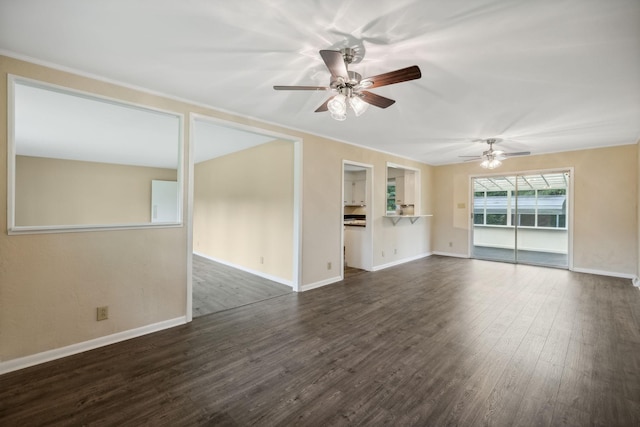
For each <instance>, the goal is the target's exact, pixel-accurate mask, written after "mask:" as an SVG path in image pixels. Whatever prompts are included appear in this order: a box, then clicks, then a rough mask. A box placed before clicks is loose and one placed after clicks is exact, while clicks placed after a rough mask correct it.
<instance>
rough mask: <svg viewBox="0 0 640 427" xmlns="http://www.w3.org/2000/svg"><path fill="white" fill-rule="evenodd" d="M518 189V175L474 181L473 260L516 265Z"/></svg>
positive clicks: (475, 179)
mask: <svg viewBox="0 0 640 427" xmlns="http://www.w3.org/2000/svg"><path fill="white" fill-rule="evenodd" d="M515 186H516V177H515V176H495V177H485V178H474V179H473V192H474V193H473V233H472V235H473V245H472V255H471V256H472V257H473V258H480V259H488V260H494V261H506V262H516V231H515V228H514V227H513V225H512V220H513V210H514V209H515V198H514V190H515Z"/></svg>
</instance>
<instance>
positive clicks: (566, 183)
mask: <svg viewBox="0 0 640 427" xmlns="http://www.w3.org/2000/svg"><path fill="white" fill-rule="evenodd" d="M571 176H572V171H571V170H560V171H544V172H527V173H519V174H512V175H496V176H482V177H473V178H471V188H472V197H471V200H472V203H471V204H472V212H473V214H472V218H471V222H472V224H471V227H470V228H471V230H472V239H471V256H472V258H478V259H486V260H492V261H502V262H512V263H522V264H533V265H541V266H546V267H557V268H570V259H571V253H570V246H571V245H570V241H571V239H570V232H571V230H570V224H571V217H570V212H571V209H570V207H571V204H570V200H571V188H572V185H571Z"/></svg>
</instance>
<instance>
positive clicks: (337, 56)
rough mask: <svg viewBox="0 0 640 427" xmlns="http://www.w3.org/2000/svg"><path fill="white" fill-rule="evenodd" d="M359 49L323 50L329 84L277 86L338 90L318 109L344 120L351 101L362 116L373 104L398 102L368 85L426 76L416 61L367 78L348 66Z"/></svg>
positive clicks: (351, 105)
mask: <svg viewBox="0 0 640 427" xmlns="http://www.w3.org/2000/svg"><path fill="white" fill-rule="evenodd" d="M356 53H357V52H356V51H355V49H352V48H348V47H347V48H343V49H341V50H339V51H337V50H321V51H320V56H321V57H322V60H323V61H324V63H325V64H326V66H327V68H328V69H329V72H330V73H331V79H330V81H329V86H274V87H273V88H274V89H275V90H331V91H335V92H336V94H335V95H333V96H331V97H329V99H327V100H326V101H325V102H324V103H323V104H322V105H321V106H320V107H318V108H317V109H316V110H315V112H316V113H319V112H323V111H327V110H328V111H329V112H330V113H331V117H333V118H334V119H336V120H340V121H342V120H345V119H346V118H347V103H348V105H349V106H350V107H351V109H352V110H353V111H354V113H355V114H356V116H359V115H361V114H362V113H364V112H365V111H366V109H367V108H368V107H369V104H371V105H375V106H376V107H379V108H387V107H389V106H391V105H393V104H394V103H395V102H396V101H394V100H393V99H389V98H386V97H384V96H380V95H376V94H375V93H373V92H369V91H368V90H366V89H373V88H376V87H380V86H387V85H391V84H395V83H401V82H406V81H409V80H415V79H419V78H420V77H422V74H421V72H420V68H418V66H417V65H413V66H411V67H407V68H402V69H400V70H396V71H390V72H388V73H384V74H379V75H377V76H373V77H366V78H364V79H363V78H362V76H361V75H360V74H358V73H356V72H355V71H349V70H348V66H349V64H351V62H353V60H354V58H355V57H356Z"/></svg>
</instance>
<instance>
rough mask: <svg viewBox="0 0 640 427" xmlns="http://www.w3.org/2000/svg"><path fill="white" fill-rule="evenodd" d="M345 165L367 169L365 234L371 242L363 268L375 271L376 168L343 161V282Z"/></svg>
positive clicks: (341, 236) (341, 255) (341, 268)
mask: <svg viewBox="0 0 640 427" xmlns="http://www.w3.org/2000/svg"><path fill="white" fill-rule="evenodd" d="M345 165H351V166H359V167H362V168H364V169H365V177H366V186H365V197H366V199H367V204H366V206H365V213H366V216H367V225H366V227H365V233H366V235H367V240H368V241H369V245H368V247H367V248H366V254H367V256H366V257H367V259H366V265H364V266H362V267H363V269H364V270H367V271H373V220H372V218H373V204H374V201H373V193H374V192H373V187H374V184H373V183H374V182H375V181H374V177H373V172H374V166H373V165H372V164H369V163H361V162H356V161H353V160H347V159H342V179H341V180H340V182H341V183H342V188H341V189H340V205H341V206H342V209H341V210H340V222H339V224H340V242H341V244H340V248H339V252H338V258H339V259H340V272H341V273H340V277H341V280H344V252H343V251H344V247H345V246H344V208H345V205H344V175H345Z"/></svg>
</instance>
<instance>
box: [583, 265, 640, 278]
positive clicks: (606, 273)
mask: <svg viewBox="0 0 640 427" xmlns="http://www.w3.org/2000/svg"><path fill="white" fill-rule="evenodd" d="M571 271H574V272H576V273H587V274H596V275H598V276H609V277H620V278H622V279H630V280H633V279H634V278H635V277H636V275H635V274H633V273H619V272H617V271H604V270H595V269H592V268H580V267H578V268H574V269H572V270H571Z"/></svg>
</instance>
